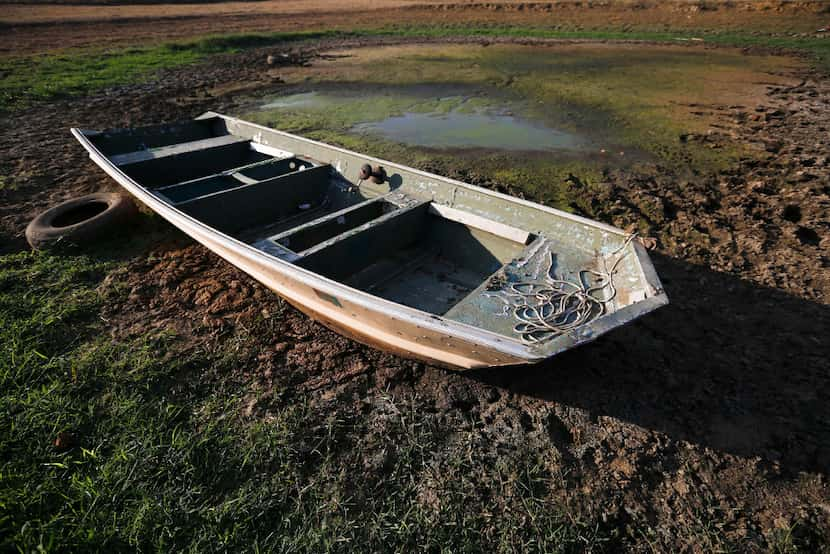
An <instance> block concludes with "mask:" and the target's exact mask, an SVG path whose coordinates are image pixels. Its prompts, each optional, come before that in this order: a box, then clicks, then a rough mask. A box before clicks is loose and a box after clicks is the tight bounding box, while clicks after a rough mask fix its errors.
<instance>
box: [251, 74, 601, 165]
mask: <svg viewBox="0 0 830 554" xmlns="http://www.w3.org/2000/svg"><path fill="white" fill-rule="evenodd" d="M446 91H447V87H442V86H435V87H430V86H423V85H420V86H413V87H404V88H398V89H397V90H394V91H388V90H387V91H378V88H377V86H369V85H367V87H366V89H365V90H362V89H355V88H350V89H348V90H344V91H339V92H337V91H319V90H318V91H310V92H302V93H296V94H289V95H286V96H282V97H271V98H268V99H266V101H265V103H263V104H261V105H260V106H259V107H258V109H259V111H260V112H262V111H266V112H273V111H277V112H283V113H285V114H294V115H295V116H296V114H298V113H300V114H301V113H303V112H305V113H314V112H318V113H319V112H327V111H328V112H332V111H334V112H337V111H340V112H344V113H347V114H348V116H347V119H350V120H351V123H352V124H351V125H350V126H349V127H348V132H350V133H352V134H360V135H370V136H375V137H377V138H383V139H387V140H390V141H393V142H398V143H403V144H408V145H414V146H421V147H425V148H446V149H487V150H512V151H526V152H533V151H540V152H543V151H574V152H575V151H580V150H584V149H587V148H591V147H593V145H592V142H593V141H591V140H590V139H589V138H588V137H587V136H584V135H580V134H579V133H576V132H571V131H566V130H564V129H558V128H555V127H552V126H549V125H546V124H544V123H542V122H540V121H538V120H532V119H531V118H530V117H519V116H517V115H515V113H514V112H515V111H521V110H523V109H525V108H526V106H524V105H523V103H522V102H521V101H517V100H513V99H509V98H493V97H492V95H489V94H479V95H476V94H473V93H469V91H467V92H468V94H466V95H462V94H455V95H450V96H441V94H442V93H443V92H446ZM456 92H458V91H456Z"/></svg>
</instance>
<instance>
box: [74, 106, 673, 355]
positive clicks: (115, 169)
mask: <svg viewBox="0 0 830 554" xmlns="http://www.w3.org/2000/svg"><path fill="white" fill-rule="evenodd" d="M214 117H217V118H221V119H223V120H225V121H228V120H230V121H235V122H239V123H241V124H244V125H247V126H250V127H253V128H255V129H259V130H261V131H264V132H267V133H272V134H276V135H279V136H284V137H288V138H290V139H291V140H298V141H300V142H304V143H308V144H313V145H315V146H318V147H322V148H324V149H328V150H329V151H335V152H339V153H343V154H346V155H352V156H359V157H362V158H365V159H366V160H367V161H369V162H377V163H378V164H385V165H386V166H388V167H394V168H399V169H401V170H404V171H407V172H410V173H413V174H416V175H418V176H420V177H424V178H427V179H431V180H437V181H439V182H442V183H444V184H447V185H450V186H456V187H461V188H464V189H468V190H471V191H475V192H477V193H480V194H484V195H488V196H492V197H495V198H499V199H502V200H506V201H508V202H512V203H514V204H517V205H520V206H524V207H529V208H532V209H536V210H539V211H542V212H545V213H549V214H552V215H555V216H557V217H561V218H563V219H566V220H570V221H573V222H575V223H579V224H582V225H586V226H588V227H592V228H594V229H597V230H599V231H603V232H607V233H611V234H614V235H617V236H619V237H621V238H625V237H627V236H628V235H627V234H626V233H625V231H623V230H622V229H618V228H616V227H613V226H610V225H607V224H605V223H602V222H599V221H594V220H591V219H588V218H584V217H582V216H578V215H575V214H570V213H568V212H564V211H561V210H557V209H555V208H551V207H549V206H545V205H542V204H537V203H534V202H530V201H528V200H524V199H521V198H515V197H512V196H509V195H506V194H502V193H499V192H496V191H491V190H488V189H484V188H481V187H478V186H475V185H471V184H469V183H464V182H462V181H457V180H455V179H451V178H448V177H443V176H440V175H435V174H432V173H428V172H426V171H421V170H419V169H416V168H411V167H408V166H403V165H402V164H398V163H395V162H391V161H388V160H384V159H381V158H376V157H373V156H369V155H366V154H362V153H359V152H354V151H351V150H347V149H345V148H340V147H338V146H333V145H329V144H325V143H322V142H318V141H314V140H312V139H308V138H305V137H301V136H298V135H293V134H291V133H287V132H284V131H280V130H277V129H272V128H269V127H265V126H263V125H259V124H256V123H252V122H249V121H245V120H242V119H239V118H235V117H231V116H226V115H223V114H219V113H216V112H211V111H208V112H205V113H203V114H201V115H200V116H197V117H196V118H194V119H195V120H202V119H208V118H214ZM71 132H72V134H73V136H75V138H76V139H77V140H78V141H79V142H80V143H81V145H82V146H83V147H84V148H85V149H86V150H87V152H88V153H89V155H90V158H92V160H93V161H94V162H95V163H96V164H97V165H98V166H99V167H101V168H102V169H104V171H105V172H106V173H108V174H109V175H110V176H111V177H112V178H114V179H115V180H116V181H117V182H118V183H119V184H120V185H121V186H123V187H125V188H126V189H127V190H128V191H129V192H130V193H132V194H133V195H135V196H136V197H137V198H138V199H139V200H141V201H142V202H143V203H145V204H147V205H148V207H150V208H151V209H153V210H154V211H155V212H156V213H158V214H159V215H161V216H162V217H163V218H164V219H167V220H168V221H170V223H172V224H173V225H174V226H175V227H177V228H179V229H180V230H182V231H183V232H185V233H186V234H188V235H191V233H190V232H188V231H187V230H185V229H182V228H181V227H179V225H177V224H176V223H174V222H173V221H171V217H172V218H173V219H183V220H184V221H186V222H187V223H189V224H190V225H191V226H193V227H195V228H196V229H195V230H198V231H200V232H201V233H204V234H207V235H208V236H211V235H212V236H213V237H214V238H215V239H216V240H217V241H218V242H219V243H220V244H224V246H225V247H226V248H227V249H228V250H230V251H236V252H239V253H241V254H243V255H244V256H246V257H248V258H252V259H254V260H258V261H259V262H261V263H265V264H267V265H269V266H270V267H272V268H274V269H276V270H278V271H280V273H282V274H283V275H284V276H285V277H288V278H294V279H297V280H298V281H300V282H302V283H303V284H305V285H307V286H309V287H311V288H313V289H315V290H317V289H319V290H320V291H321V292H324V293H327V294H332V295H339V296H341V297H342V298H344V299H345V300H347V301H349V302H351V303H354V304H356V305H358V306H360V307H362V308H363V309H366V310H369V311H374V312H379V313H381V314H383V315H384V316H386V317H391V318H393V319H403V320H406V321H408V322H409V323H411V324H414V325H420V326H423V327H425V328H428V329H430V330H431V331H433V332H437V333H444V334H449V335H451V336H454V337H455V338H456V339H459V340H462V341H465V342H473V343H483V345H484V346H486V347H488V348H490V349H492V350H494V351H497V352H500V353H501V354H504V355H507V356H512V357H514V358H518V359H520V360H522V361H523V362H524V363H534V362H537V361H541V360H543V359H546V358H548V357H551V356H553V355H555V354H557V353H559V352H561V351H563V350H566V349H568V348H570V347H571V346H575V345H577V344H581V343H584V342H589V341H591V340H594V339H595V338H597V337H599V336H600V335H602V334H604V333H605V332H607V331H610V330H611V329H614V328H616V327H618V326H621V325H624V324H626V323H628V322H629V321H631V320H633V319H635V318H637V317H639V316H641V315H644V314H646V313H648V312H651V311H653V310H654V309H657V308H658V307H660V306H663V305H665V304H667V303H668V297H667V295H666V294H665V292H664V291H663V288H662V285H661V283H660V280H659V278H658V277H657V273H656V271H655V269H654V266H653V264H652V262H651V260H650V259H649V257H648V254H647V253H645V249H644V248H643V247H642V246H641V245H639V244H637V243H636V242H635V243H634V244H633V245H632V247H633V248H634V251H635V253H636V259H637V264H638V266H639V269H640V272H641V276H642V279H643V280H644V282H645V283H646V284H647V285H648V286H649V287H650V290H649V291H647V293H651V296H647V297H646V298H644V299H642V300H639V301H636V302H634V303H631V304H629V305H627V306H623V307H621V308H618V309H617V310H615V311H614V312H612V313H610V314H606V315H604V316H602V317H599V318H596V319H594V320H592V321H589V322H587V323H585V324H584V325H583V326H581V327H580V328H578V329H576V330H574V331H572V332H570V333H566V334H564V335H560V336H559V337H556V338H554V339H553V340H550V341H544V342H539V343H530V344H527V343H523V342H521V341H520V340H519V339H518V338H513V337H508V336H504V335H500V334H498V333H495V332H492V331H489V330H486V329H482V328H481V327H476V326H474V325H470V324H467V323H463V322H459V321H454V320H451V319H446V318H444V317H443V316H441V315H437V314H430V313H428V312H424V311H422V310H418V309H415V308H410V307H407V306H404V305H401V304H398V303H395V302H393V301H391V300H386V299H383V298H380V297H378V296H375V295H373V294H371V293H368V292H365V291H362V290H360V289H355V288H352V287H350V286H348V285H346V284H344V283H341V282H339V281H335V280H332V279H329V278H327V277H324V276H323V275H320V274H319V273H315V272H313V271H310V270H306V269H304V268H302V267H300V266H297V265H294V264H292V263H290V262H287V261H285V260H282V259H280V258H278V257H276V256H273V255H271V254H269V253H267V252H264V251H262V250H259V249H257V248H255V247H254V246H253V245H250V244H247V243H245V242H242V241H241V240H239V239H236V238H234V237H232V236H229V235H227V234H225V233H222V232H221V231H219V230H217V229H215V228H213V227H210V226H209V225H207V224H205V223H202V222H201V221H199V220H198V219H196V218H194V217H192V216H190V215H188V214H187V213H185V212H183V211H181V210H179V209H178V208H176V207H175V206H173V205H171V204H169V203H167V202H165V201H164V200H162V199H161V198H159V197H158V196H156V195H155V194H154V193H153V192H152V191H151V190H150V189H148V188H146V187H144V186H143V185H140V184H138V183H137V182H135V181H134V180H133V179H132V178H131V177H129V176H128V175H126V174H125V173H124V172H123V171H122V170H121V169H120V168H119V166H116V165H114V164H113V163H112V162H111V161H110V159H109V158H108V157H107V156H106V155H104V154H103V153H102V152H101V151H100V150H99V149H98V148H97V147H96V146H95V145H94V144H93V143H92V141H91V140H89V137H91V136H95V135H96V134H99V133H100V131H95V130H83V129H80V128H76V127H73V128H71ZM251 140H252V141H253V138H252V139H251ZM295 155H297V154H295ZM329 165H331V164H329ZM196 240H197V242H200V244H201V241H199V240H198V239H196ZM208 248H209V247H208ZM209 249H210V250H211V251H213V250H212V249H211V248H209ZM215 253H216V252H215ZM217 254H218V253H217ZM220 257H223V258H224V256H221V255H220ZM225 259H226V258H225ZM226 261H228V263H231V265H234V266H236V264H235V263H233V262H231V261H230V260H227V259H226ZM280 294H282V293H280ZM291 300H293V301H294V302H298V301H299V300H297V299H296V298H293V297H292V298H291ZM516 363H521V362H516ZM513 365H515V364H513Z"/></svg>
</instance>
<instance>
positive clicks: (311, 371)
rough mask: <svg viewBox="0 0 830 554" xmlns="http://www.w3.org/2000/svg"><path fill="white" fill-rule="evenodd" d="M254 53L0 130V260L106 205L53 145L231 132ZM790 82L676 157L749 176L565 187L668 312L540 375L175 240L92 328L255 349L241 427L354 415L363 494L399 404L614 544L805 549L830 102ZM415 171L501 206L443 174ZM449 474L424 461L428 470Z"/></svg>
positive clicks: (259, 66) (811, 537) (60, 107)
mask: <svg viewBox="0 0 830 554" xmlns="http://www.w3.org/2000/svg"><path fill="white" fill-rule="evenodd" d="M336 46H342V44H330V45H327V48H334V47H336ZM267 53H275V52H273V51H268V52H266V51H251V52H248V53H245V54H240V55H236V56H226V57H223V58H218V59H215V60H212V61H211V63H210V64H209V65H202V66H198V67H196V66H194V67H188V68H184V69H181V70H177V71H175V72H172V71H170V72H163V73H162V74H161V75H160V76H159V78H158V80H156V81H153V82H150V83H147V84H145V85H140V86H129V87H123V88H119V89H112V90H108V91H105V92H103V93H101V94H98V95H95V96H93V97H90V98H86V99H74V100H66V101H55V102H52V103H48V104H40V105H37V106H35V107H33V108H31V109H29V110H26V111H24V112H20V113H16V114H13V115H11V116H10V117H9V118H8V121H7V124H6V125H4V126H2V129H0V142H2V143H3V144H4V145H5V148H4V149H3V150H2V152H0V175H3V176H5V183H6V184H5V185H4V187H2V189H0V233H2V234H0V243H2V245H3V246H2V249H3V251H4V252H11V251H15V250H17V249H22V248H24V247H25V244H24V242H23V240H22V231H23V228H24V226H25V224H26V223H27V222H28V220H29V219H30V218H31V216H32V215H33V214H34V213H36V212H37V211H38V210H41V209H43V208H45V207H47V206H49V205H51V204H54V203H55V202H58V201H60V200H62V199H64V198H67V197H70V196H75V195H77V194H81V193H84V192H90V191H94V190H108V189H112V188H114V186H115V185H114V184H113V183H112V181H111V180H110V179H108V178H107V177H106V176H105V175H104V174H103V173H102V172H101V171H100V170H99V169H98V168H97V167H95V166H94V165H93V164H92V163H91V162H89V161H88V160H87V159H86V158H85V156H84V155H83V151H82V149H81V148H80V147H79V146H78V145H77V144H76V143H75V142H74V141H73V140H72V138H71V136H70V135H69V133H68V132H67V129H68V128H69V127H71V126H84V127H87V128H96V127H113V126H128V125H141V124H149V123H156V122H159V121H169V120H174V119H183V118H188V117H192V116H194V115H197V114H199V113H201V112H203V111H205V110H208V109H212V110H216V111H226V110H228V109H230V108H232V107H233V106H234V105H235V103H236V102H237V101H238V100H239V99H240V98H241V95H242V94H244V93H246V91H250V90H251V88H254V87H255V88H257V89H258V90H279V89H280V87H281V86H283V85H281V83H280V82H278V81H275V80H273V79H271V77H269V76H268V74H267V73H266V71H265V69H266V66H265V63H264V60H265V57H266V54H267ZM286 53H288V54H289V56H288V57H287V58H285V62H284V63H286V64H290V65H297V64H301V63H305V62H306V61H308V60H311V61H312V63H313V60H314V57H313V56H314V52H312V51H302V52H301V51H298V50H293V51H290V52H286ZM277 59H283V58H281V57H279V56H278V57H277ZM801 79H802V81H803V82H800V83H798V84H797V86H789V87H770V88H769V89H768V91H767V93H766V95H765V96H764V97H763V98H762V101H760V102H759V103H758V104H757V105H740V106H738V105H723V104H722V103H721V102H719V101H718V100H717V99H713V101H712V102H711V104H707V105H706V106H700V107H699V108H700V109H705V110H708V111H711V112H712V113H713V114H714V117H715V121H716V123H715V124H714V125H713V126H712V129H711V131H712V132H711V133H705V134H702V135H700V136H691V137H684V139H683V140H694V141H704V142H706V143H707V144H711V145H712V147H713V148H717V147H718V144H723V143H724V141H727V140H737V141H745V142H748V143H749V142H751V143H757V144H759V145H762V146H763V148H764V151H765V152H766V153H765V154H764V155H762V156H759V157H753V158H747V159H745V160H743V161H742V162H741V163H739V164H738V165H736V166H735V167H733V168H731V169H729V170H727V171H724V172H720V173H717V174H712V175H708V174H706V175H699V176H696V177H694V178H688V177H685V178H680V177H679V176H678V175H676V174H674V173H672V172H671V171H670V170H669V169H668V168H666V167H663V166H661V165H659V164H654V165H652V166H651V167H650V168H648V169H647V170H642V171H640V172H638V173H632V172H630V171H624V170H619V171H616V172H611V173H609V174H608V175H607V176H606V179H605V181H604V182H603V183H602V184H601V186H592V187H587V186H585V185H584V184H583V183H581V182H580V181H579V179H578V178H576V179H574V180H573V182H572V183H571V185H570V186H571V187H573V188H574V191H575V197H576V198H577V199H578V200H577V201H576V202H575V205H574V208H575V209H577V210H579V211H581V212H582V213H585V214H587V215H589V216H591V217H595V218H597V219H600V220H602V221H605V222H608V223H611V224H614V225H618V226H621V227H628V226H630V225H642V224H645V226H646V230H647V231H648V232H649V234H651V235H653V236H656V237H657V238H658V243H659V246H658V248H657V251H656V252H655V254H654V258H655V264H656V266H657V269H658V272H659V273H660V276H661V278H662V279H663V282H664V284H665V288H666V290H667V292H668V294H669V297H670V298H671V301H672V304H671V305H670V306H669V307H667V308H665V309H662V310H660V311H658V312H657V313H655V314H653V315H650V316H649V317H647V318H645V319H643V320H642V321H639V322H637V323H635V324H633V325H631V326H629V327H627V328H625V329H623V330H620V331H617V332H614V333H612V334H611V335H609V336H608V337H605V338H603V339H602V340H600V341H599V342H597V343H595V344H592V345H590V346H587V347H584V348H580V349H577V350H575V351H572V352H569V353H566V354H565V355H562V356H559V357H557V358H555V359H554V360H552V361H551V362H549V363H547V364H545V365H543V366H538V367H531V368H518V369H511V370H491V371H479V372H475V373H467V374H456V373H450V372H446V371H443V370H439V369H436V368H432V367H429V366H425V365H423V364H418V363H413V362H408V361H402V360H400V359H398V358H395V357H394V356H390V355H387V354H383V353H380V352H377V351H374V350H371V349H368V348H365V347H363V346H360V345H358V344H355V343H353V342H351V341H349V340H347V339H344V338H342V337H339V336H337V335H335V334H333V333H331V332H329V331H327V330H325V329H324V328H322V327H321V326H319V325H317V324H315V323H313V322H311V321H309V320H308V319H307V318H305V317H304V316H302V315H301V314H299V313H298V312H296V311H295V310H293V309H291V308H289V307H287V306H285V305H284V304H283V303H282V302H281V301H279V299H277V298H276V297H275V296H274V295H273V294H271V293H269V292H268V291H265V290H264V289H263V288H262V287H261V286H259V285H258V284H257V283H255V282H254V281H253V280H251V279H250V278H248V277H246V276H245V275H243V274H241V273H240V272H238V271H237V270H235V269H234V268H233V267H230V266H228V265H227V264H225V263H223V262H221V261H220V260H218V259H217V258H216V257H215V256H213V255H212V254H210V253H209V252H207V251H206V250H205V249H204V248H202V247H200V246H198V245H194V244H192V243H190V242H189V241H187V240H185V239H182V238H181V237H180V235H179V234H178V233H177V232H176V231H175V230H173V229H168V230H165V231H164V232H163V233H162V234H161V237H160V239H159V240H158V241H157V243H155V244H154V245H153V246H152V248H151V252H148V253H147V254H142V255H140V256H137V257H136V259H134V260H133V261H132V262H131V263H130V264H129V266H128V267H127V268H126V269H124V270H122V271H120V272H117V273H115V274H113V275H111V276H110V277H109V278H108V280H107V282H106V283H105V284H104V285H103V291H102V292H106V291H107V288H108V287H126V288H127V289H128V290H129V292H128V294H126V295H114V296H116V297H118V298H123V299H122V300H119V301H118V303H115V304H111V305H108V306H107V307H106V309H105V313H104V314H103V316H104V318H105V320H106V321H108V322H109V323H108V326H109V327H108V328H109V330H110V332H111V333H112V334H113V335H114V336H117V337H125V336H130V335H133V334H136V333H140V332H143V331H145V330H146V329H147V328H148V327H150V328H162V329H163V328H170V329H175V330H176V331H178V333H179V334H180V336H181V337H182V342H181V348H182V349H192V348H204V349H207V350H218V349H222V348H227V347H228V346H229V343H228V341H229V340H230V339H229V337H232V336H233V334H234V332H235V331H236V330H239V329H242V328H245V329H256V330H257V332H256V333H251V335H250V336H249V337H248V338H246V339H245V340H244V341H241V342H235V343H234V344H233V347H234V348H235V349H236V351H237V352H238V353H239V356H240V360H243V362H244V363H242V364H241V365H240V366H239V367H238V372H239V375H240V378H241V379H244V380H245V381H246V382H252V383H254V385H255V387H257V388H258V390H260V391H262V395H261V396H259V397H258V399H256V400H253V401H252V402H251V404H250V406H249V410H248V411H249V414H250V416H251V417H257V416H258V415H262V414H266V413H267V411H268V409H269V406H272V405H275V404H279V403H283V402H296V401H299V400H300V399H302V400H305V401H308V402H310V403H311V404H312V405H315V406H322V407H324V408H326V409H328V410H331V412H332V413H335V414H343V416H344V417H349V418H351V417H353V415H352V414H360V416H359V417H360V418H362V419H361V427H360V429H361V431H362V433H363V436H362V440H361V444H362V448H361V450H359V451H355V452H353V453H352V454H350V456H352V457H353V458H354V460H353V461H354V466H353V467H354V468H356V469H354V471H355V472H356V473H357V474H356V475H355V480H356V481H359V474H360V472H367V473H372V474H376V473H377V472H381V471H383V463H382V460H383V454H382V453H383V452H384V449H385V442H386V441H387V440H388V437H387V436H385V434H384V427H383V421H384V418H386V417H388V413H387V412H386V411H385V408H384V407H383V406H384V404H383V402H382V399H383V398H385V397H386V396H387V395H393V396H394V397H395V398H396V399H398V401H399V402H400V403H402V404H405V405H408V406H411V408H412V410H413V413H415V414H420V415H421V417H423V418H433V419H439V420H440V421H442V422H443V424H445V425H447V426H449V427H451V428H454V429H457V434H451V436H450V437H448V438H447V446H446V449H449V450H451V449H470V448H471V451H470V454H469V456H470V459H471V460H474V461H475V465H474V468H475V469H474V470H473V471H472V473H471V479H474V480H477V482H481V483H482V484H483V485H482V486H483V487H485V488H486V483H487V482H488V479H490V478H491V476H490V472H489V470H488V468H491V467H493V465H494V464H497V463H504V462H505V461H506V460H507V461H509V460H510V459H511V455H512V454H511V453H512V452H515V451H516V450H517V449H520V448H522V449H527V448H532V449H534V450H535V451H536V452H537V453H538V457H539V459H540V460H541V462H540V463H542V464H544V465H545V467H546V468H547V470H548V471H549V472H550V474H552V475H555V476H557V479H559V485H560V486H558V487H556V488H553V489H551V491H549V492H550V494H552V495H554V496H556V497H558V498H559V500H561V501H562V503H563V504H564V505H566V506H568V507H569V509H570V510H571V512H572V513H573V514H574V516H575V517H580V516H585V517H591V518H596V519H597V520H599V521H603V522H605V524H607V525H608V526H609V527H616V528H619V529H622V530H625V529H627V530H628V531H625V532H624V536H625V537H627V538H625V539H624V540H623V542H622V545H629V546H631V545H634V544H636V543H638V542H639V541H642V540H647V541H650V542H651V543H652V544H653V545H655V547H656V548H657V549H658V550H694V549H695V548H700V544H701V542H700V541H701V537H702V536H708V535H705V533H704V531H701V529H704V530H705V529H707V528H709V527H712V528H717V529H718V533H719V534H722V535H723V536H724V537H726V539H727V540H728V541H729V543H731V545H732V546H733V547H736V548H737V549H739V550H764V549H769V548H772V547H773V546H774V544H777V543H776V538H775V537H776V536H777V531H776V530H781V529H790V528H792V529H793V533H795V534H796V536H797V540H798V541H799V542H800V544H802V545H804V546H805V548H806V549H807V550H815V549H818V548H819V547H820V546H821V545H822V544H824V545H826V542H825V541H826V537H827V536H828V533H830V510H828V503H830V492H828V490H827V485H826V479H827V472H828V468H830V430H828V427H827V421H828V420H830V373H828V371H827V367H828V365H827V360H828V359H830V342H828V341H827V339H826V334H827V330H828V329H830V307H828V304H830V269H829V268H828V265H830V259H828V251H830V218H829V217H828V214H830V188H829V187H828V185H827V183H828V182H830V181H828V179H830V169H828V164H827V161H828V155H830V152H828V150H827V144H826V141H825V140H824V138H825V137H826V133H827V128H826V125H827V123H826V122H827V121H830V83H828V81H827V80H826V78H825V77H823V76H822V75H819V74H815V73H810V72H808V71H806V70H805V71H804V72H803V74H802V75H801ZM679 140H680V139H679ZM424 169H427V170H429V169H439V170H440V171H441V172H443V173H446V174H448V175H449V176H451V177H455V178H460V179H462V180H467V181H470V182H473V183H475V184H480V185H484V186H491V187H499V186H500V184H499V183H497V182H495V181H494V180H492V178H490V177H488V176H487V175H474V174H469V173H464V172H460V171H458V170H457V168H452V167H441V168H432V167H429V166H428V165H426V166H424ZM576 177H578V176H576ZM144 225H147V226H151V227H152V226H154V225H161V224H154V223H149V222H145V224H144ZM347 414H348V415H347ZM470 422H473V423H472V424H471V423H470ZM471 445H472V446H471ZM442 455H443V454H442V453H441V452H434V453H432V454H431V456H433V458H434V462H435V463H436V464H437V465H438V467H440V464H441V456H442ZM439 477H440V476H436V478H435V480H434V481H430V482H427V483H424V484H423V487H424V490H423V496H424V499H425V500H424V501H425V502H439V501H440V497H441V491H442V483H441V481H440V478H439ZM430 499H432V500H430ZM480 500H481V501H482V502H486V500H487V499H486V498H482V499H480ZM793 526H794V527H793ZM702 533H704V534H702ZM638 537H639V538H638ZM641 544H642V543H641ZM709 546H710V547H712V548H714V547H716V546H718V545H709ZM703 548H704V549H706V547H705V546H704V547H703Z"/></svg>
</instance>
